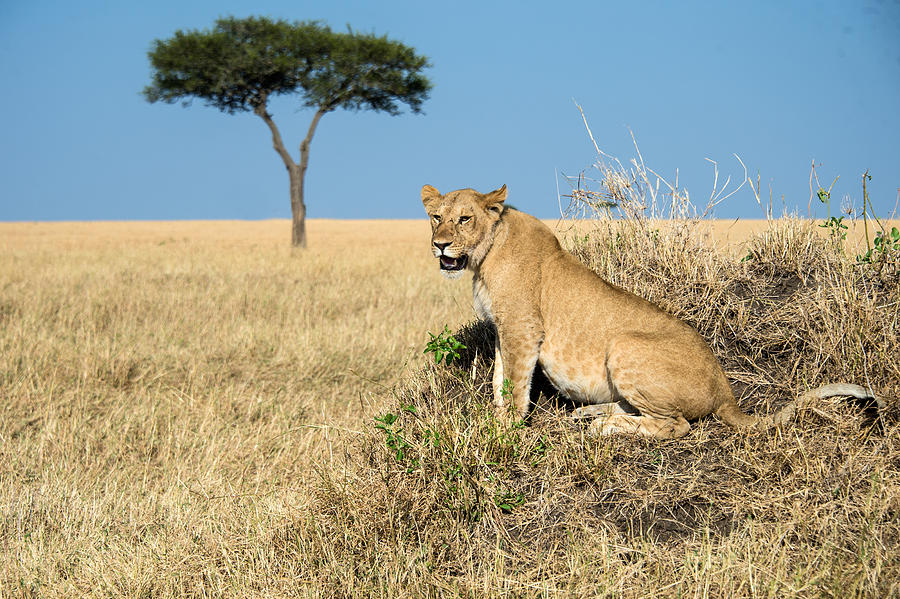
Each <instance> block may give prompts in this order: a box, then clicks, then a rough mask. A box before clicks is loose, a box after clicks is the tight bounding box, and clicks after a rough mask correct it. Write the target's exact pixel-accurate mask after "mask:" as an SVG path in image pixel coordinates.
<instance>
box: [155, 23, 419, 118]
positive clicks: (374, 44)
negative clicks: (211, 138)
mask: <svg viewBox="0 0 900 599" xmlns="http://www.w3.org/2000/svg"><path fill="white" fill-rule="evenodd" d="M149 57H150V62H151V65H152V67H153V82H152V83H151V85H149V86H147V87H146V88H144V96H145V98H146V99H147V100H149V101H150V102H157V101H162V102H168V103H174V102H177V101H179V100H184V101H186V103H189V102H190V100H191V99H193V98H201V99H203V100H204V101H206V103H207V104H208V105H210V106H215V107H216V108H218V109H219V110H222V111H223V112H227V113H229V114H233V113H235V112H245V111H252V110H254V109H256V108H257V107H258V106H259V105H261V104H265V103H266V101H267V99H268V98H269V97H270V96H273V95H279V94H290V93H300V94H301V95H302V98H303V104H304V105H305V106H309V107H313V108H321V109H324V110H325V111H326V112H327V111H331V110H334V109H336V108H344V109H349V110H360V109H363V108H365V109H371V110H379V111H384V112H388V113H390V114H398V113H399V112H400V110H399V107H398V104H397V102H398V101H401V102H404V103H406V104H408V105H409V108H410V109H411V110H412V111H413V112H420V111H421V107H422V103H423V102H424V101H425V100H426V99H427V98H428V91H429V90H430V89H431V82H430V81H429V80H428V78H427V77H425V76H424V75H422V74H421V72H420V71H421V70H422V69H423V68H424V67H426V66H428V60H427V58H425V57H424V56H419V55H417V54H416V53H415V51H414V49H412V48H410V47H408V46H405V45H404V44H402V43H400V42H397V41H394V40H390V39H388V38H387V36H376V35H375V34H371V33H370V34H365V33H358V32H354V31H352V30H351V31H349V32H348V33H335V32H333V31H331V28H330V27H328V26H327V25H325V24H323V23H321V22H318V21H305V22H295V23H290V22H288V21H284V20H277V21H273V20H271V19H269V18H266V17H249V18H246V19H236V18H234V17H226V18H222V19H219V20H217V21H216V25H215V27H214V28H212V29H211V30H207V31H198V30H193V31H181V30H179V31H176V32H175V35H174V36H173V37H171V38H170V39H167V40H155V41H154V42H153V47H152V49H151V50H150V52H149Z"/></svg>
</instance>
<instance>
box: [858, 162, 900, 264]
mask: <svg viewBox="0 0 900 599" xmlns="http://www.w3.org/2000/svg"><path fill="white" fill-rule="evenodd" d="M871 180H872V175H870V174H869V171H868V170H867V171H866V172H865V173H863V176H862V188H863V227H864V231H865V236H866V248H867V250H866V253H865V254H860V255H857V256H856V261H857V262H859V263H861V264H870V265H872V266H873V267H874V269H875V272H876V273H877V274H878V275H882V276H883V273H884V272H885V270H884V268H885V266H887V265H890V266H891V267H893V268H889V269H888V272H889V273H890V272H893V273H894V274H897V273H898V272H900V230H898V229H897V227H891V230H890V231H888V230H887V228H886V227H885V226H884V223H882V222H881V220H880V219H879V218H878V216H877V215H876V214H875V207H874V206H872V200H871V199H870V198H869V191H868V189H866V182H867V181H871ZM869 216H871V217H872V218H873V219H874V220H875V222H876V223H877V224H878V226H879V227H880V228H881V230H880V231H876V232H875V239H874V240H873V241H872V243H871V244H870V243H869V218H868V217H869Z"/></svg>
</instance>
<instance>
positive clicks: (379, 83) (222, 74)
mask: <svg viewBox="0 0 900 599" xmlns="http://www.w3.org/2000/svg"><path fill="white" fill-rule="evenodd" d="M148 57H149V59H150V64H151V66H152V77H153V82H152V83H151V84H150V85H148V86H147V87H145V88H144V92H143V93H144V97H145V98H146V99H147V100H148V101H149V102H157V101H162V102H167V103H170V104H171V103H175V102H178V101H182V102H183V103H184V105H185V106H187V105H189V104H190V101H191V100H192V99H194V98H200V99H202V100H204V101H205V102H206V103H207V104H208V105H210V106H215V107H216V108H218V109H219V110H221V111H222V112H226V113H228V114H234V113H236V112H253V113H254V114H256V115H257V116H259V117H260V118H261V119H262V120H263V121H265V123H266V125H268V127H269V130H270V131H271V132H272V143H273V145H274V146H275V151H276V152H278V155H279V156H281V159H282V160H283V161H284V166H285V168H286V169H287V171H288V174H289V176H290V184H291V215H292V219H293V224H292V229H291V243H292V244H293V245H295V246H301V247H305V246H306V225H305V218H306V204H305V203H304V195H303V181H304V178H305V176H306V167H307V165H308V164H309V144H310V141H311V140H312V138H313V134H314V133H315V131H316V126H317V125H318V124H319V120H320V119H321V118H322V116H323V115H325V114H326V113H328V112H331V111H332V110H335V109H337V108H345V109H347V110H363V109H367V110H375V111H381V112H387V113H388V114H391V115H396V114H399V113H400V108H399V103H401V102H402V103H405V104H407V105H408V106H409V108H410V110H411V111H412V112H421V110H422V103H423V102H424V101H425V100H426V99H427V98H428V92H429V90H430V89H431V82H430V81H429V80H428V78H427V77H425V75H423V74H422V71H423V70H424V69H425V68H426V67H428V66H429V64H428V59H427V58H425V57H424V56H419V55H417V54H416V53H415V50H414V49H413V48H410V47H408V46H406V45H404V44H402V43H400V42H397V41H394V40H390V39H388V38H387V37H386V36H376V35H374V34H371V33H358V32H354V31H352V30H348V32H347V33H335V32H333V31H331V29H330V28H329V27H328V26H327V25H325V24H323V23H320V22H317V21H305V22H293V23H291V22H288V21H284V20H277V21H274V20H272V19H269V18H266V17H249V18H246V19H236V18H234V17H228V18H223V19H219V20H217V21H216V25H215V27H213V28H212V29H211V30H206V31H198V30H194V31H180V30H179V31H176V32H175V35H174V36H172V37H171V38H169V39H166V40H155V41H154V42H153V47H152V48H151V50H150V51H149V52H148ZM279 94H300V96H301V100H302V104H303V105H304V106H307V107H309V108H312V109H314V110H315V113H314V114H313V118H312V121H311V122H310V124H309V130H308V131H307V133H306V137H305V138H304V139H303V141H302V142H301V143H300V161H299V162H294V160H293V158H292V157H291V154H290V152H288V151H287V149H286V148H285V145H284V142H283V141H282V139H281V134H280V133H279V131H278V127H276V126H275V121H273V120H272V115H271V114H269V112H268V108H267V105H268V101H269V98H271V97H272V96H276V95H279Z"/></svg>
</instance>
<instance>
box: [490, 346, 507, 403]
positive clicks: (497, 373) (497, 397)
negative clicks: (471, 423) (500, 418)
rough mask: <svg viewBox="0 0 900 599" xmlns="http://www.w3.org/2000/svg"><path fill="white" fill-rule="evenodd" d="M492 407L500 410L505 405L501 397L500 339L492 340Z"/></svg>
mask: <svg viewBox="0 0 900 599" xmlns="http://www.w3.org/2000/svg"><path fill="white" fill-rule="evenodd" d="M492 383H493V387H494V408H496V410H497V411H498V412H502V411H503V410H504V408H505V406H506V403H505V402H504V397H503V391H504V390H503V356H502V355H501V354H500V340H499V339H497V340H496V341H494V378H493V379H492Z"/></svg>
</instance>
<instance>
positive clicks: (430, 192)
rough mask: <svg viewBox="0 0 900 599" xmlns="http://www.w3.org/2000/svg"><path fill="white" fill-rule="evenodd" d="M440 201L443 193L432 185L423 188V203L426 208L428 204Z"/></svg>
mask: <svg viewBox="0 0 900 599" xmlns="http://www.w3.org/2000/svg"><path fill="white" fill-rule="evenodd" d="M439 199H441V193H440V192H439V191H438V190H437V189H435V188H434V187H432V186H431V185H424V186H423V187H422V203H423V204H424V205H425V207H426V208H427V207H428V204H430V203H431V202H433V201H435V200H439Z"/></svg>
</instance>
